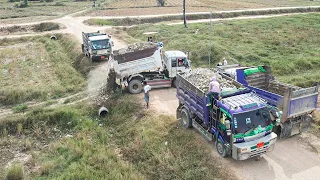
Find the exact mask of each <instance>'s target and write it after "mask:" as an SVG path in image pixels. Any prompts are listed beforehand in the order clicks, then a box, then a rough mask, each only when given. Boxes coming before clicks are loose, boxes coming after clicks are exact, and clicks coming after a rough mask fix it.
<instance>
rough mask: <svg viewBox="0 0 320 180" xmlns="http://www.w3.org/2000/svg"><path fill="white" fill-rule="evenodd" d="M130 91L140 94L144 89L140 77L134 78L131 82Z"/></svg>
mask: <svg viewBox="0 0 320 180" xmlns="http://www.w3.org/2000/svg"><path fill="white" fill-rule="evenodd" d="M128 88H129V92H130V93H131V94H138V93H140V92H141V91H142V84H141V80H138V79H133V80H131V81H130V82H129V86H128Z"/></svg>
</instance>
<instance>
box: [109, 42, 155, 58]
mask: <svg viewBox="0 0 320 180" xmlns="http://www.w3.org/2000/svg"><path fill="white" fill-rule="evenodd" d="M156 47H157V44H155V43H151V42H139V43H134V44H129V45H128V46H127V47H125V48H121V49H119V50H115V51H114V55H122V54H127V53H130V52H136V51H141V50H144V49H152V48H156Z"/></svg>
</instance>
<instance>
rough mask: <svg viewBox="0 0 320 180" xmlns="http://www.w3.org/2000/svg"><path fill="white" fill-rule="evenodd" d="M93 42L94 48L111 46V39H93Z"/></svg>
mask: <svg viewBox="0 0 320 180" xmlns="http://www.w3.org/2000/svg"><path fill="white" fill-rule="evenodd" d="M91 43H92V49H94V50H99V49H108V48H110V44H109V39H104V40H98V41H91Z"/></svg>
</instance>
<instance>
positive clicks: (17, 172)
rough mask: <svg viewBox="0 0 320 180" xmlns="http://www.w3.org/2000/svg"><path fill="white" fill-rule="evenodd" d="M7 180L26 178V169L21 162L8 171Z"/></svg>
mask: <svg viewBox="0 0 320 180" xmlns="http://www.w3.org/2000/svg"><path fill="white" fill-rule="evenodd" d="M6 179H7V180H20V179H21V180H22V179H24V170H23V166H22V165H21V164H13V165H12V166H11V167H10V168H9V169H8V172H7V176H6Z"/></svg>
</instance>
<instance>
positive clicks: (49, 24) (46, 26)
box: [33, 22, 60, 32]
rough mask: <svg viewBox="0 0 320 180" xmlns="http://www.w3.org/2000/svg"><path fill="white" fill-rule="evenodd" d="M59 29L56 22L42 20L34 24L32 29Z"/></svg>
mask: <svg viewBox="0 0 320 180" xmlns="http://www.w3.org/2000/svg"><path fill="white" fill-rule="evenodd" d="M58 29H60V25H59V24H57V23H52V22H44V23H40V24H38V25H35V26H34V28H33V30H34V31H40V32H42V31H53V30H58Z"/></svg>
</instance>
